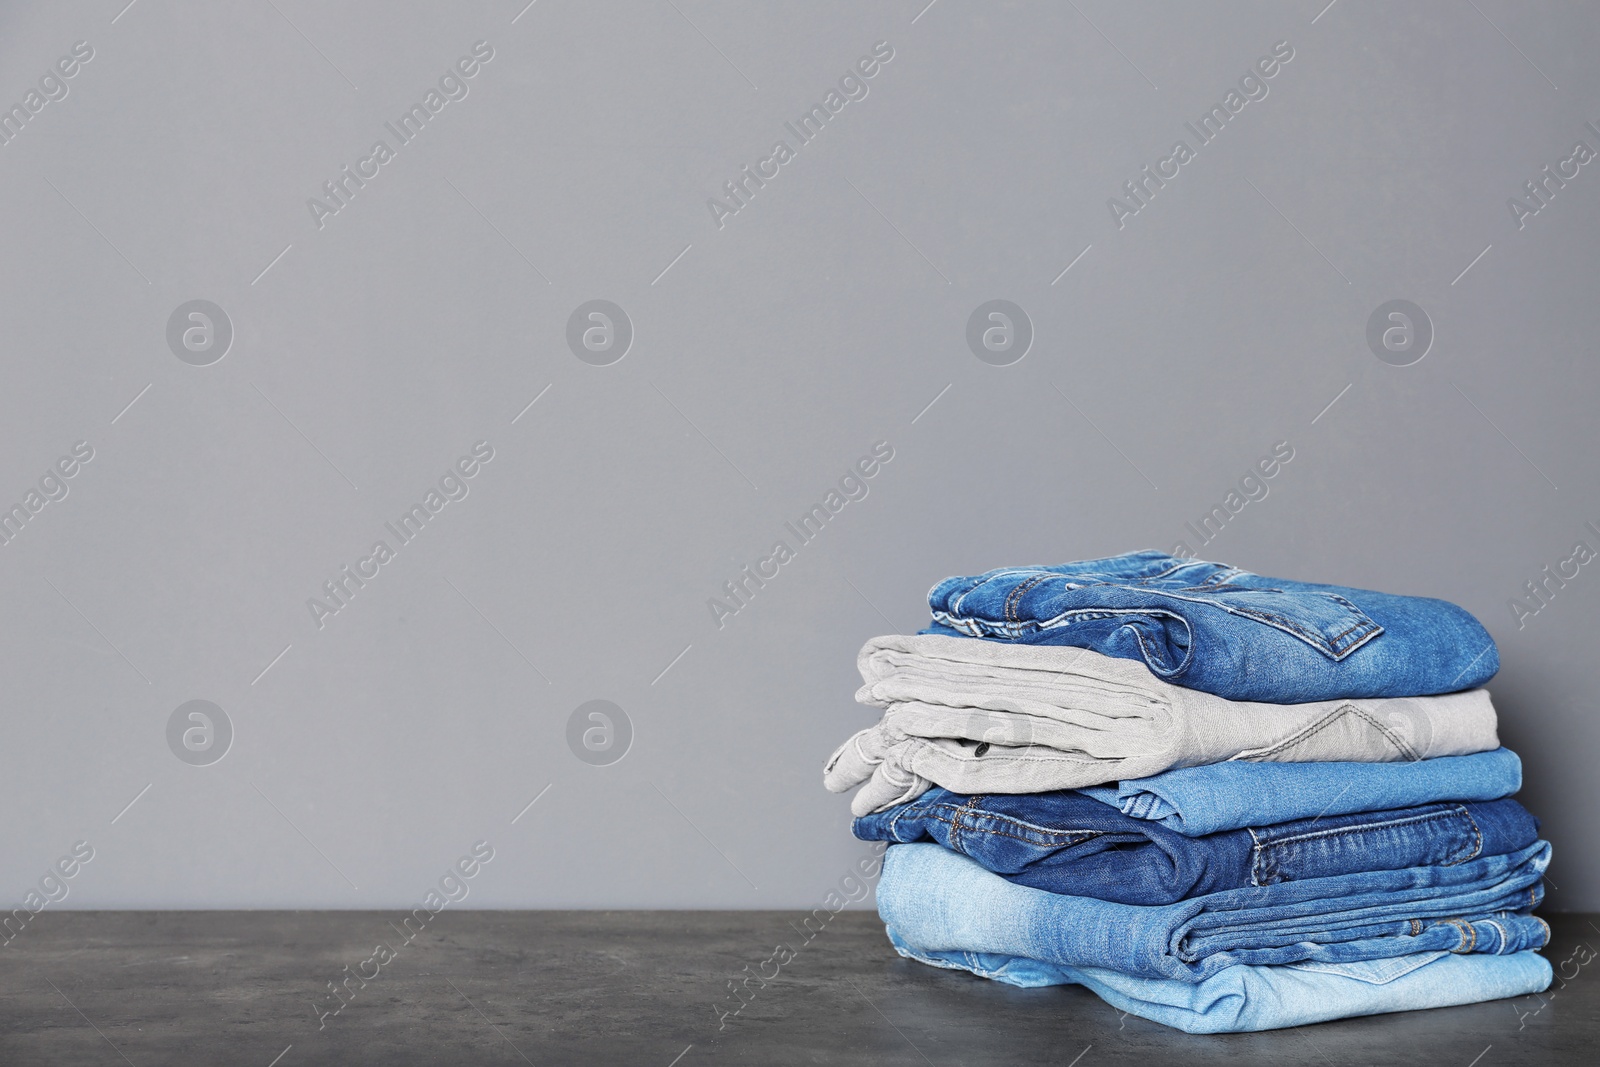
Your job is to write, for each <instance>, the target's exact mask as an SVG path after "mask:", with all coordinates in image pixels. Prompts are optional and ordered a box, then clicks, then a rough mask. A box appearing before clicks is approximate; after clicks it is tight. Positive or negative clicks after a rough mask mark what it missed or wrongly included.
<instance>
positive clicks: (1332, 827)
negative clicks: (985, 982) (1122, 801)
mask: <svg viewBox="0 0 1600 1067" xmlns="http://www.w3.org/2000/svg"><path fill="white" fill-rule="evenodd" d="M853 829H854V831H855V835H856V836H857V837H859V838H861V839H862V840H864V841H894V842H900V843H909V842H917V841H933V842H936V843H938V844H940V845H943V846H944V847H945V848H948V849H952V850H954V851H956V852H959V853H961V854H962V855H963V856H968V857H971V858H972V859H973V860H975V861H976V862H977V863H979V864H980V865H982V866H983V867H984V868H985V869H986V870H989V871H993V872H994V873H996V874H999V875H1001V876H1003V877H1004V878H1006V879H1007V880H1008V881H1011V882H1015V883H1016V884H1018V885H1025V886H1032V887H1033V888H1035V889H1043V890H1046V891H1048V892H1051V893H1062V894H1070V895H1072V896H1079V897H1093V898H1095V899H1096V900H1109V901H1115V902H1116V903H1119V904H1135V905H1145V906H1153V905H1160V904H1171V903H1174V902H1175V901H1180V900H1185V899H1187V898H1189V897H1198V896H1205V895H1208V894H1213V893H1221V892H1223V891H1225V890H1231V889H1243V888H1245V887H1250V886H1256V887H1264V886H1276V885H1281V884H1285V883H1289V882H1303V881H1306V880H1310V879H1325V878H1333V877H1337V876H1342V875H1350V876H1356V875H1361V874H1363V873H1370V872H1377V871H1404V870H1407V869H1408V868H1417V867H1430V866H1455V865H1459V864H1462V863H1466V862H1469V861H1471V860H1474V859H1477V858H1478V857H1480V856H1503V855H1506V854H1508V853H1512V852H1519V851H1521V850H1523V849H1526V848H1528V847H1529V846H1531V845H1533V844H1534V842H1536V841H1538V839H1539V821H1538V820H1537V819H1535V818H1534V817H1533V816H1532V815H1530V814H1528V812H1527V809H1525V808H1523V806H1522V805H1521V804H1518V803H1517V802H1516V801H1515V800H1491V801H1474V802H1471V803H1465V804H1428V805H1423V806H1419V807H1411V808H1396V809H1391V810H1388V811H1374V812H1359V813H1355V814H1347V815H1328V816H1320V817H1314V818H1310V819H1295V820H1293V821H1290V822H1283V823H1274V824H1270V825H1264V826H1252V827H1246V828H1244V829H1239V830H1227V831H1223V832H1221V833H1215V834H1208V835H1206V836H1205V837H1186V836H1184V835H1183V834H1180V833H1176V832H1174V831H1172V830H1169V829H1167V828H1166V827H1164V826H1162V825H1160V824H1159V823H1153V822H1148V821H1146V820H1142V819H1135V818H1131V817H1129V816H1127V815H1124V814H1122V812H1120V811H1118V810H1117V809H1116V808H1113V807H1111V806H1110V805H1108V804H1103V803H1101V802H1100V801H1098V800H1095V799H1093V798H1092V797H1087V796H1084V795H1083V794H1082V793H1079V792H1077V791H1075V790H1070V789H1067V790H1059V791H1057V792H1053V793H1020V794H1006V793H997V794H988V795H978V796H965V795H963V794H960V793H952V792H950V791H949V790H947V789H930V790H928V791H927V792H926V793H924V794H922V796H920V797H918V798H917V799H916V800H914V801H912V802H911V803H909V804H902V805H900V806H899V807H895V808H890V809H889V810H888V811H883V812H878V813H876V814H872V815H867V816H864V817H862V818H859V819H857V820H856V821H855V825H854V827H853ZM1352 884H1355V885H1359V879H1352Z"/></svg>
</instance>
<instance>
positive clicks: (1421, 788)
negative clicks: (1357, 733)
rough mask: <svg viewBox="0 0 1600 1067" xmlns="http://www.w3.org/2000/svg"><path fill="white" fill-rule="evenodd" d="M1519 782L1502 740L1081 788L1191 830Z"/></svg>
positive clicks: (1499, 793) (1393, 804) (1474, 794)
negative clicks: (1459, 752)
mask: <svg viewBox="0 0 1600 1067" xmlns="http://www.w3.org/2000/svg"><path fill="white" fill-rule="evenodd" d="M1521 788H1522V761H1521V760H1520V759H1518V758H1517V754H1516V753H1515V752H1512V751H1511V750H1510V749H1508V748H1497V749H1495V750H1494V751H1492V752H1479V753H1476V754H1474V755H1471V756H1440V757H1437V758H1435V759H1420V760H1410V761H1406V762H1401V763H1294V764H1281V763H1249V762H1245V761H1243V760H1232V761H1229V762H1225V763H1208V764H1206V765H1205V766H1203V767H1184V768H1181V769H1179V770H1175V771H1166V772H1164V773H1162V774H1156V775H1151V776H1150V777H1148V778H1131V779H1127V780H1125V781H1121V782H1116V783H1113V784H1111V785H1101V786H1089V787H1088V788H1085V789H1082V790H1081V792H1083V793H1085V794H1087V795H1088V796H1091V797H1094V798H1095V799H1096V800H1100V801H1104V802H1105V803H1107V804H1110V805H1112V806H1113V807H1115V808H1117V809H1118V810H1119V811H1121V812H1122V813H1123V814H1124V815H1131V816H1132V817H1133V818H1135V819H1149V820H1151V821H1153V822H1159V823H1160V824H1161V825H1163V826H1165V827H1166V828H1167V829H1169V830H1173V831H1176V832H1177V833H1180V834H1186V835H1188V836H1190V837H1198V836H1200V835H1202V834H1214V833H1218V832H1219V831H1222V830H1237V829H1240V828H1241V827H1245V826H1257V825H1260V824H1262V823H1274V822H1287V821H1289V820H1291V819H1305V818H1315V817H1316V816H1318V815H1345V814H1349V813H1350V812H1357V811H1381V810H1383V809H1386V808H1407V807H1411V806H1413V805H1416V804H1434V803H1438V802H1440V801H1446V800H1457V801H1461V800H1498V799H1499V798H1500V797H1509V796H1511V795H1512V794H1514V793H1516V791H1517V790H1519V789H1521Z"/></svg>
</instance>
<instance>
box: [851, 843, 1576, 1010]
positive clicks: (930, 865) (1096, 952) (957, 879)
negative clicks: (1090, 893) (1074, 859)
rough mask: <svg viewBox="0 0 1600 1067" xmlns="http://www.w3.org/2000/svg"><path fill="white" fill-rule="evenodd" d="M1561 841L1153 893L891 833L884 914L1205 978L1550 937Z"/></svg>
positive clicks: (898, 924) (1050, 955)
mask: <svg viewBox="0 0 1600 1067" xmlns="http://www.w3.org/2000/svg"><path fill="white" fill-rule="evenodd" d="M1549 863H1550V845H1549V843H1548V842H1544V841H1540V842H1538V843H1537V844H1535V845H1532V846H1530V847H1529V848H1526V849H1522V850H1520V851H1518V852H1513V853H1510V854H1508V855H1504V856H1484V857H1480V858H1478V859H1474V860H1468V861H1466V862H1465V863H1459V864H1455V865H1453V866H1448V867H1445V866H1433V867H1412V868H1410V869H1407V870H1401V871H1369V872H1364V873H1361V874H1345V875H1338V876H1335V877H1331V878H1312V879H1309V880H1307V881H1304V882H1279V883H1277V884H1275V885H1265V886H1250V887H1247V888H1244V889H1228V890H1224V891H1222V892H1220V893H1210V894H1207V895H1206V896H1200V897H1191V898H1189V899H1187V900H1181V901H1178V902H1177V903H1174V904H1164V905H1161V906H1159V907H1142V906H1138V905H1132V904H1115V903H1111V902H1109V901H1104V900H1095V899H1093V898H1092V897H1077V896H1066V895H1064V894H1060V893H1051V892H1047V891H1046V890H1043V889H1034V888H1031V887H1029V886H1024V885H1018V884H1016V883H1015V882H1010V881H1007V880H1006V879H1004V878H1002V877H1001V876H1000V875H998V874H995V873H994V872H992V871H988V870H985V869H984V868H983V867H982V866H981V865H980V864H979V863H977V862H976V861H975V860H972V859H969V858H968V857H966V856H963V855H961V854H960V853H958V852H952V851H950V850H949V849H947V848H945V847H944V846H943V845H933V844H911V845H890V846H889V850H888V851H887V852H886V853H885V854H884V859H883V877H882V879H881V880H880V881H879V883H878V914H879V915H880V916H882V918H883V921H884V922H885V923H887V924H888V926H889V927H890V928H891V929H893V930H895V931H896V932H898V933H899V934H900V936H901V937H903V938H904V939H905V940H906V942H907V943H908V944H913V945H917V946H919V947H921V948H923V949H925V950H927V951H931V952H987V953H995V954H997V955H1002V956H1021V957H1025V958H1027V959H1034V960H1042V961H1044V962H1045V963H1052V964H1056V965H1059V966H1065V967H1081V966H1089V967H1105V968H1108V969H1110V970H1114V971H1122V972H1125V973H1127V974H1135V975H1141V976H1143V977H1146V978H1177V979H1180V980H1182V981H1186V982H1202V981H1204V980H1205V979H1207V978H1210V977H1211V976H1212V975H1213V974H1216V973H1217V972H1218V971H1220V970H1222V969H1223V968H1226V967H1231V966H1234V965H1236V964H1283V963H1305V962H1313V961H1314V962H1319V963H1353V962H1357V961H1361V960H1374V959H1388V958H1391V957H1394V956H1407V955H1412V954H1414V953H1417V952H1433V951H1438V950H1444V951H1447V952H1459V953H1474V952H1476V953H1487V954H1495V955H1506V954H1509V953H1512V952H1519V951H1521V950H1523V949H1530V948H1539V947H1541V946H1542V945H1544V944H1545V943H1546V942H1547V941H1548V940H1549V937H1550V928H1549V927H1548V926H1546V925H1545V923H1544V921H1543V920H1542V919H1538V918H1535V917H1534V916H1532V915H1528V914H1525V912H1526V911H1527V910H1528V909H1531V908H1532V907H1534V906H1535V905H1536V904H1538V903H1539V901H1540V900H1541V899H1542V896H1543V886H1542V878H1543V875H1544V870H1545V868H1546V867H1547V866H1549Z"/></svg>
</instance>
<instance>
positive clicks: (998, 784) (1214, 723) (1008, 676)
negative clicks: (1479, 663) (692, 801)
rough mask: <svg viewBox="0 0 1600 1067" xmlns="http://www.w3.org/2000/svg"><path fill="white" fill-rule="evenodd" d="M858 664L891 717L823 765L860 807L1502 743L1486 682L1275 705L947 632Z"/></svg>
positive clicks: (863, 695) (1137, 669)
mask: <svg viewBox="0 0 1600 1067" xmlns="http://www.w3.org/2000/svg"><path fill="white" fill-rule="evenodd" d="M856 665H857V667H858V668H859V669H860V671H861V678H862V680H863V681H864V682H865V683H866V684H864V685H863V686H862V687H861V689H860V690H859V691H858V692H857V693H856V700H858V701H859V702H861V703H863V704H866V705H868V706H870V707H875V708H882V709H884V714H883V718H882V719H881V720H880V721H879V722H878V724H877V725H876V726H872V727H869V728H868V729H865V730H862V731H861V732H860V733H858V734H856V735H855V736H854V737H852V738H850V740H848V741H846V742H845V743H844V744H843V745H841V746H839V748H838V749H837V750H836V751H835V752H834V753H833V755H832V756H830V757H829V758H828V763H827V766H825V767H824V768H823V784H825V785H826V786H827V787H828V789H830V790H831V791H833V792H835V793H842V792H844V791H845V790H847V789H850V788H852V787H853V786H856V785H862V789H861V791H860V792H858V793H857V794H856V795H855V797H854V798H853V799H852V800H851V804H850V810H851V811H852V812H854V813H855V814H856V815H868V814H871V813H872V812H875V811H883V810H884V809H886V808H891V807H893V806H895V805H896V804H903V803H905V802H907V801H909V800H912V799H914V798H916V797H917V796H920V795H921V794H922V793H923V792H925V791H926V790H928V789H929V788H931V787H932V786H935V785H938V786H943V787H944V788H946V789H949V790H951V791H953V792H957V793H1040V792H1045V791H1047V790H1051V789H1080V788H1083V787H1084V786H1091V785H1101V784H1103V783H1106V782H1115V781H1118V780H1122V779H1128V778H1143V777H1145V776H1147V775H1152V774H1159V773H1160V772H1162V771H1165V770H1170V769H1172V768H1174V767H1193V766H1197V765H1199V764H1203V763H1221V762H1222V761H1224V760H1234V759H1238V760H1273V761H1277V762H1283V763H1320V762H1328V761H1351V762H1359V763H1393V762H1398V761H1401V760H1418V759H1428V758H1431V757H1433V756H1464V755H1468V754H1470V753H1473V752H1487V751H1489V750H1490V749H1493V748H1497V747H1499V744H1500V740H1499V737H1498V736H1497V735H1496V731H1495V713H1494V705H1493V704H1491V703H1490V702H1489V693H1488V690H1485V689H1473V690H1468V691H1466V692H1461V693H1449V694H1446V695H1444V696H1425V697H1386V698H1376V699H1358V700H1322V701H1317V702H1314V703H1310V704H1260V703H1252V702H1245V701H1237V700H1224V699H1223V698H1222V697H1218V696H1213V695H1211V694H1210V693H1202V692H1199V691H1198V690H1194V689H1184V688H1182V687H1181V686H1176V685H1172V684H1171V683H1168V682H1164V681H1162V680H1161V679H1159V678H1157V677H1156V676H1155V675H1154V674H1152V673H1151V672H1150V670H1149V668H1147V667H1146V666H1145V665H1144V664H1142V663H1138V662H1135V661H1133V660H1126V659H1115V658H1112V657H1110V656H1103V655H1101V654H1100V653H1098V652H1092V651H1090V650H1088V649H1082V648H1073V647H1069V646H1060V645H1006V644H1000V643H998V642H992V641H980V640H975V639H973V638H968V637H946V636H942V635H939V634H919V635H889V636H885V637H875V638H873V639H872V640H870V641H868V642H867V643H866V645H865V646H863V647H862V649H861V654H860V655H859V656H858V657H857V660H856ZM863 783H864V785H863Z"/></svg>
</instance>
